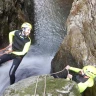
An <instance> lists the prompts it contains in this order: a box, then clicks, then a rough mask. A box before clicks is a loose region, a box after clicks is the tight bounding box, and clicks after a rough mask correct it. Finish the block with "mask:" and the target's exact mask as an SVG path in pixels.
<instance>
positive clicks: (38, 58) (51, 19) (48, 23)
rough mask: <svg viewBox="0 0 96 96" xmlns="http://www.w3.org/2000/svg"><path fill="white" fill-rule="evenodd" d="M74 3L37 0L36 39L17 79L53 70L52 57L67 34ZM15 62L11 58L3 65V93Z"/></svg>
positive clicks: (0, 87)
mask: <svg viewBox="0 0 96 96" xmlns="http://www.w3.org/2000/svg"><path fill="white" fill-rule="evenodd" d="M70 2H71V3H70ZM71 4H72V0H66V1H64V0H34V15H35V16H34V17H35V18H34V21H35V24H34V27H35V29H34V30H35V31H34V36H35V40H34V41H35V42H34V44H32V45H31V47H30V50H29V52H28V54H27V55H26V56H25V57H24V59H23V61H22V62H21V64H20V66H19V68H18V69H17V71H16V82H18V81H19V80H21V79H24V78H27V77H30V76H34V75H41V74H49V73H50V69H51V60H52V58H53V57H54V55H55V53H56V52H57V51H58V48H59V46H60V44H61V43H62V40H63V39H64V36H65V35H66V28H65V25H66V19H67V17H68V14H69V11H70V8H71ZM11 65H12V61H8V62H6V64H3V65H2V66H1V67H0V92H1V93H2V92H3V90H4V89H5V88H6V87H7V86H9V76H8V74H9V69H10V67H11Z"/></svg>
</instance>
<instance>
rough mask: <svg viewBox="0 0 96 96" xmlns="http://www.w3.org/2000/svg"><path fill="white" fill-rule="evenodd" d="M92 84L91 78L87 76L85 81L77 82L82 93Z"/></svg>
mask: <svg viewBox="0 0 96 96" xmlns="http://www.w3.org/2000/svg"><path fill="white" fill-rule="evenodd" d="M93 85H94V81H93V79H91V78H89V79H88V80H87V81H86V82H84V83H82V82H80V83H78V87H79V91H80V93H82V92H83V91H84V90H85V89H86V88H87V87H92V86H93Z"/></svg>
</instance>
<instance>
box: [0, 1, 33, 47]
mask: <svg viewBox="0 0 96 96" xmlns="http://www.w3.org/2000/svg"><path fill="white" fill-rule="evenodd" d="M31 4H32V2H31V0H28V1H27V0H0V45H1V46H2V44H3V46H2V47H4V46H5V45H6V43H8V33H9V32H10V31H12V30H14V29H15V30H16V29H20V26H21V24H22V22H24V21H31V22H32V21H33V19H32V18H31V19H29V18H30V15H31V14H32V12H33V8H32V7H31V8H30V6H32V5H31ZM29 9H30V10H29ZM5 37H6V40H5V39H4V38H5Z"/></svg>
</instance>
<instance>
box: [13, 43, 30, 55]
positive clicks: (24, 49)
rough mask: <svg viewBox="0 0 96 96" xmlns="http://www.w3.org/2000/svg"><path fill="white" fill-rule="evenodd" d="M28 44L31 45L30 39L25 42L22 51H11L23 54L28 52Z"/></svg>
mask: <svg viewBox="0 0 96 96" xmlns="http://www.w3.org/2000/svg"><path fill="white" fill-rule="evenodd" d="M30 45H31V41H30V42H27V43H26V44H25V46H24V48H23V51H21V52H17V51H13V52H12V53H13V54H16V55H25V54H26V53H27V52H28V50H29V48H30Z"/></svg>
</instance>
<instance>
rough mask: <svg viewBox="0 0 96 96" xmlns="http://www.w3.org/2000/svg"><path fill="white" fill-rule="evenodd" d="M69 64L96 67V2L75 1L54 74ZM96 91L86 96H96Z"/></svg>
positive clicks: (90, 0) (55, 58) (57, 56)
mask: <svg viewBox="0 0 96 96" xmlns="http://www.w3.org/2000/svg"><path fill="white" fill-rule="evenodd" d="M68 64H69V65H72V66H75V67H79V68H81V67H82V66H85V65H94V66H96V0H74V2H73V4H72V9H71V11H70V15H69V17H68V19H67V35H66V37H65V38H64V41H63V42H62V44H61V46H60V48H59V50H58V52H57V54H56V56H55V57H54V59H53V60H52V72H56V71H59V70H62V69H63V68H64V67H65V66H66V65H68ZM60 75H61V77H62V74H60ZM94 88H95V87H94ZM90 89H91V88H90ZM90 89H89V90H90ZM95 89H96V88H95ZM95 89H94V90H95ZM94 90H91V91H90V93H87V95H85V96H96V93H95V92H94ZM85 94H86V93H85Z"/></svg>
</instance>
